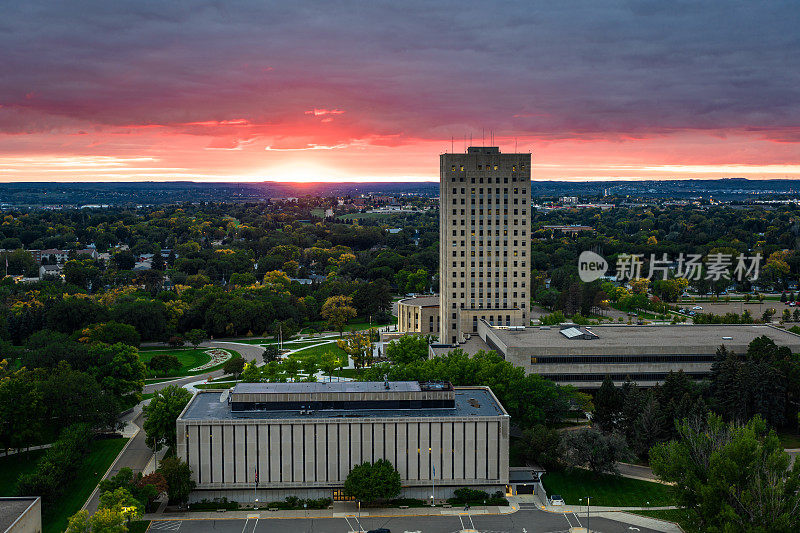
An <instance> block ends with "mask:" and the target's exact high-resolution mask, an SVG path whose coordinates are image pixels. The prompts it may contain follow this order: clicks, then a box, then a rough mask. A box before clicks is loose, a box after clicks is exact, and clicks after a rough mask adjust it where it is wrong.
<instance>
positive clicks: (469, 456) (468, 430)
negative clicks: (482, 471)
mask: <svg viewBox="0 0 800 533" xmlns="http://www.w3.org/2000/svg"><path fill="white" fill-rule="evenodd" d="M476 452H477V450H476V449H475V423H474V422H465V423H464V458H465V459H466V464H465V465H464V477H465V478H467V479H473V478H474V477H475V454H476Z"/></svg>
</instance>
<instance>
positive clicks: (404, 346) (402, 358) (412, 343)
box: [386, 335, 429, 364]
mask: <svg viewBox="0 0 800 533" xmlns="http://www.w3.org/2000/svg"><path fill="white" fill-rule="evenodd" d="M428 349H429V348H428V339H426V338H425V337H423V336H422V335H403V336H402V337H400V338H399V339H395V340H393V341H390V342H389V344H387V345H386V358H387V359H389V360H390V361H393V362H395V363H402V364H408V363H413V362H414V361H419V360H420V359H427V358H428Z"/></svg>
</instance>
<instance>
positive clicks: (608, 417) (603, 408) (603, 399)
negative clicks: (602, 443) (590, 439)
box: [592, 375, 623, 432]
mask: <svg viewBox="0 0 800 533" xmlns="http://www.w3.org/2000/svg"><path fill="white" fill-rule="evenodd" d="M622 401H623V398H622V395H621V394H620V392H619V390H618V389H617V387H616V386H615V385H614V380H612V379H611V376H608V375H607V376H606V377H605V379H603V383H602V384H601V385H600V388H599V389H598V390H597V393H596V394H595V396H594V413H593V414H592V424H593V425H596V426H597V427H598V428H599V429H600V430H602V431H605V432H611V431H614V430H615V429H617V427H618V426H619V421H620V417H621V415H622Z"/></svg>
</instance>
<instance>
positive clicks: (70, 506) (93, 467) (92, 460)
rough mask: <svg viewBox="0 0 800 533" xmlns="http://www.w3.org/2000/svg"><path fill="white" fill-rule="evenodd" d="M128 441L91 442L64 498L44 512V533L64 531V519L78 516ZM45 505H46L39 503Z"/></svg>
mask: <svg viewBox="0 0 800 533" xmlns="http://www.w3.org/2000/svg"><path fill="white" fill-rule="evenodd" d="M126 442H128V439H104V440H96V441H94V442H92V447H91V450H90V452H89V455H87V456H86V457H84V458H83V462H82V463H81V464H80V465H79V466H78V471H77V472H76V473H75V475H74V476H72V478H71V479H70V480H69V481H68V482H67V483H66V486H65V487H64V495H63V496H62V497H61V498H59V500H58V501H57V502H55V504H54V505H48V506H47V510H46V511H45V512H44V513H43V516H42V523H43V524H44V527H43V529H44V533H57V532H59V531H64V530H65V529H66V528H67V519H68V518H69V517H70V516H72V515H74V514H75V513H77V512H78V511H79V510H80V508H81V507H83V504H84V503H86V500H88V499H89V496H90V495H91V494H92V491H94V488H95V487H96V486H97V484H98V483H99V482H100V479H101V478H102V477H103V474H105V473H106V470H108V467H109V466H111V463H113V462H114V459H116V457H117V455H119V452H120V451H121V450H122V448H123V447H124V446H125V443H126ZM42 503H43V504H45V505H46V502H42Z"/></svg>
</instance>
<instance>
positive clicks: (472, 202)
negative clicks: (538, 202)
mask: <svg viewBox="0 0 800 533" xmlns="http://www.w3.org/2000/svg"><path fill="white" fill-rule="evenodd" d="M460 200H461V201H460V202H459V198H453V205H459V203H460V204H461V205H466V201H467V199H466V198H461V199H460ZM512 200H513V201H512V202H511V203H512V204H513V205H518V204H519V203H520V202H519V198H512ZM494 203H495V204H497V205H500V204H504V205H508V198H503V201H502V202H501V201H500V199H499V198H498V199H497V201H496V202H494ZM469 204H470V205H475V204H478V205H480V204H485V205H492V199H491V198H488V199H487V200H486V201H485V202H476V201H475V198H470V201H469ZM526 204H527V201H526V200H525V198H523V199H522V205H526ZM506 209H508V208H506ZM489 211H490V214H491V209H490V210H489ZM498 212H499V211H498Z"/></svg>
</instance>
